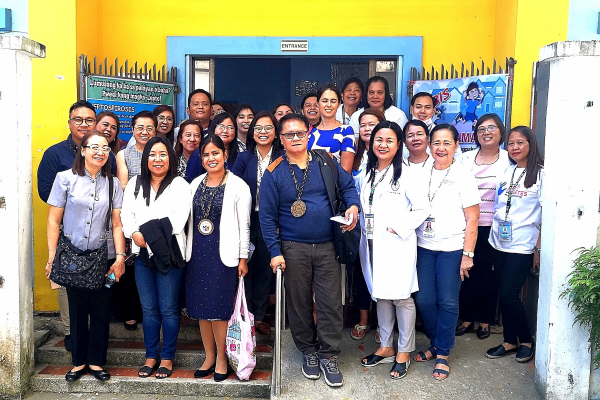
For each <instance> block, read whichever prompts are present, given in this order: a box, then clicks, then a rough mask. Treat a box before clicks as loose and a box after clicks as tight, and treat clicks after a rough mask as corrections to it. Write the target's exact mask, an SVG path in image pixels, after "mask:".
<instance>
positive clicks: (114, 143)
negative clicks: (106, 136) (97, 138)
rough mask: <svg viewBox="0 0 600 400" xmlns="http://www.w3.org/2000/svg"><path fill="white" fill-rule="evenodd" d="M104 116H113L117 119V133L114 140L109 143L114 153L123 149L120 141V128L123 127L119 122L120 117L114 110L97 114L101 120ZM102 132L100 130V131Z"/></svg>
mask: <svg viewBox="0 0 600 400" xmlns="http://www.w3.org/2000/svg"><path fill="white" fill-rule="evenodd" d="M104 117H111V118H112V119H114V120H115V121H117V134H116V135H115V138H114V139H113V141H112V142H110V143H109V144H108V146H109V147H110V149H111V150H112V152H113V153H114V154H117V153H118V152H119V150H121V144H120V143H119V130H120V129H121V125H120V124H119V117H117V115H116V114H115V113H114V112H112V111H102V112H100V113H98V115H96V121H98V122H100V120H101V119H102V118H104ZM96 130H98V124H96ZM98 132H100V131H98Z"/></svg>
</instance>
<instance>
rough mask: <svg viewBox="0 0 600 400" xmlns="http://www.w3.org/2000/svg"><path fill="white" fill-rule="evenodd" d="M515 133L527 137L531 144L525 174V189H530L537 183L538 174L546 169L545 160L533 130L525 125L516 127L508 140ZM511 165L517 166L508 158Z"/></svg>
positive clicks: (511, 131)
mask: <svg viewBox="0 0 600 400" xmlns="http://www.w3.org/2000/svg"><path fill="white" fill-rule="evenodd" d="M513 132H518V133H520V134H521V135H523V136H525V139H527V142H528V143H529V154H527V173H525V182H524V183H523V185H525V188H527V189H529V188H530V187H531V186H533V184H534V183H535V182H536V181H537V178H538V173H539V172H540V170H541V169H542V168H543V167H544V158H543V157H542V154H541V153H540V149H539V147H538V144H537V139H536V137H535V133H533V131H532V130H531V128H529V127H527V126H523V125H519V126H515V127H514V128H512V129H511V130H510V132H508V138H510V134H511V133H513ZM508 158H509V160H510V162H511V164H516V162H515V161H514V160H513V159H512V158H510V156H509V157H508Z"/></svg>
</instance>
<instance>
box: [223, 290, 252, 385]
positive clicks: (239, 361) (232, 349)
mask: <svg viewBox="0 0 600 400" xmlns="http://www.w3.org/2000/svg"><path fill="white" fill-rule="evenodd" d="M225 345H226V353H227V358H228V359H229V364H230V365H231V367H232V368H233V370H234V371H235V373H236V374H237V376H238V378H240V379H241V380H248V379H249V378H250V374H252V371H253V370H254V367H255V366H256V335H255V332H254V315H252V314H251V313H250V312H249V311H248V306H247V304H246V294H245V291H244V278H240V283H239V285H238V290H237V294H236V296H235V307H234V309H233V315H232V316H231V318H230V319H229V322H228V323H227V338H226V341H225Z"/></svg>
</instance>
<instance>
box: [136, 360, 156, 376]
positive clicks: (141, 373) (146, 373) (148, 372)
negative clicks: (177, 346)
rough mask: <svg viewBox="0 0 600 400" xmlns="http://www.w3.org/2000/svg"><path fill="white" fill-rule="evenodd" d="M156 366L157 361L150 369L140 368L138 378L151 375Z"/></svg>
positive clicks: (148, 367) (145, 366)
mask: <svg viewBox="0 0 600 400" xmlns="http://www.w3.org/2000/svg"><path fill="white" fill-rule="evenodd" d="M157 366H158V361H157V362H156V363H154V367H151V366H149V365H144V366H143V367H142V368H140V369H139V370H138V376H139V377H140V378H147V377H149V376H151V375H152V373H153V372H154V370H155V369H156V368H157Z"/></svg>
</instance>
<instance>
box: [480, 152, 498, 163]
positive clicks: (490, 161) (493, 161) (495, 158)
mask: <svg viewBox="0 0 600 400" xmlns="http://www.w3.org/2000/svg"><path fill="white" fill-rule="evenodd" d="M480 151H481V150H479V151H478V152H477V155H478V156H479V159H480V160H481V164H479V165H491V164H493V163H495V162H496V160H497V159H498V156H499V155H500V149H498V152H497V153H496V154H495V155H494V156H493V157H492V158H491V159H489V160H488V161H486V160H485V159H484V158H483V155H481V153H480Z"/></svg>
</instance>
